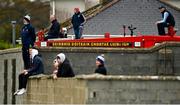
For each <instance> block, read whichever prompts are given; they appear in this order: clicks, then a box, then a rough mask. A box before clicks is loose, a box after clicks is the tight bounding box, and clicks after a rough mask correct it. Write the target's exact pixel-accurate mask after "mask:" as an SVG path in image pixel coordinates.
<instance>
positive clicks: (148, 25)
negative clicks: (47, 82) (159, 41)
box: [69, 0, 180, 35]
mask: <svg viewBox="0 0 180 105" xmlns="http://www.w3.org/2000/svg"><path fill="white" fill-rule="evenodd" d="M113 1H116V2H114V3H112V5H110V6H108V7H107V8H104V9H103V10H101V11H99V13H97V14H96V15H95V16H93V17H92V18H89V19H88V20H87V23H86V24H85V26H84V34H90V35H91V34H95V35H99V34H104V33H105V32H110V33H111V34H115V35H116V34H117V35H119V34H123V25H126V26H130V25H131V24H132V25H133V26H134V27H137V29H136V30H135V34H136V35H137V34H146V35H149V34H154V35H156V34H157V33H158V32H157V27H156V25H155V22H156V21H158V20H161V14H160V12H159V10H158V7H159V6H161V5H163V6H165V7H166V8H167V9H168V10H169V11H170V12H171V13H172V14H173V15H174V17H175V20H176V28H179V29H180V11H179V8H176V7H175V6H174V5H172V3H174V2H179V1H177V0H174V1H170V2H169V1H166V0H165V2H164V0H113ZM175 4H176V3H175ZM126 31H127V34H130V31H129V30H128V29H126ZM69 34H73V29H70V30H69ZM177 34H179V35H180V31H178V32H177Z"/></svg>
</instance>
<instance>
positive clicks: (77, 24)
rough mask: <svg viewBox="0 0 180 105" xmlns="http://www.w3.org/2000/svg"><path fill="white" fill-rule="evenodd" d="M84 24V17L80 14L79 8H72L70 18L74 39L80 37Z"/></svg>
mask: <svg viewBox="0 0 180 105" xmlns="http://www.w3.org/2000/svg"><path fill="white" fill-rule="evenodd" d="M85 22H86V18H85V16H84V15H83V14H82V13H81V12H80V10H79V8H74V15H73V16H72V20H71V23H72V25H73V29H74V34H75V39H80V38H81V37H82V32H83V26H84V24H85Z"/></svg>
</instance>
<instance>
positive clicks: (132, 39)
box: [36, 27, 180, 48]
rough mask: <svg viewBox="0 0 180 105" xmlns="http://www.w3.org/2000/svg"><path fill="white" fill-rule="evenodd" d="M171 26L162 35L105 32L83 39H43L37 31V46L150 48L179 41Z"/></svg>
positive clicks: (179, 38) (179, 37)
mask: <svg viewBox="0 0 180 105" xmlns="http://www.w3.org/2000/svg"><path fill="white" fill-rule="evenodd" d="M175 33H176V31H175V30H174V28H173V27H168V33H167V35H164V36H158V35H138V36H126V37H111V35H110V33H108V32H107V33H105V34H104V37H103V38H84V39H76V40H75V39H68V38H67V39H66V38H64V39H51V40H48V41H44V33H43V32H41V31H40V32H38V41H37V42H36V46H38V47H114V48H150V47H153V46H155V45H157V44H160V43H162V42H180V36H176V35H175Z"/></svg>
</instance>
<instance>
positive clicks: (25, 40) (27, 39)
mask: <svg viewBox="0 0 180 105" xmlns="http://www.w3.org/2000/svg"><path fill="white" fill-rule="evenodd" d="M30 20H31V18H30V16H29V15H26V16H24V19H23V23H24V26H23V27H22V29H21V41H22V56H23V61H24V69H29V68H30V57H29V56H30V54H29V48H30V47H33V46H34V42H35V40H36V34H35V30H34V27H33V26H32V25H31V24H30Z"/></svg>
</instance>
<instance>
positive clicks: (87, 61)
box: [39, 43, 180, 75]
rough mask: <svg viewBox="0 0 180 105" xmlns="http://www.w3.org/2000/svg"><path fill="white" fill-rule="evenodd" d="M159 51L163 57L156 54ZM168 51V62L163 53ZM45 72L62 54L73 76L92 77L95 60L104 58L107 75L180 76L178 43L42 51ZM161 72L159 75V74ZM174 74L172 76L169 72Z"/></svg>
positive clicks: (48, 70)
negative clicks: (72, 70)
mask: <svg viewBox="0 0 180 105" xmlns="http://www.w3.org/2000/svg"><path fill="white" fill-rule="evenodd" d="M160 50H163V51H164V52H165V55H163V54H161V53H159V51H160ZM169 50H170V51H171V53H172V54H170V58H171V60H169V59H167V57H168V54H166V53H167V52H166V51H169ZM39 51H40V53H41V54H42V56H43V59H44V65H45V68H46V71H45V73H46V74H51V73H52V69H53V67H52V62H53V60H54V58H55V57H56V55H57V54H58V53H61V52H62V53H65V55H66V57H67V58H68V59H69V60H70V62H71V64H72V67H73V69H74V71H75V74H76V75H79V74H92V73H94V70H95V69H96V66H95V58H96V57H97V56H98V55H100V54H104V55H105V59H106V61H105V66H106V68H107V72H108V74H109V75H172V74H173V75H180V72H179V69H180V66H179V64H178V63H179V62H180V59H179V58H180V57H179V55H180V47H179V44H178V43H174V45H172V46H170V47H168V44H167V45H166V44H164V45H160V46H158V47H154V48H152V49H134V50H133V49H121V48H115V49H106V48H98V49H96V48H42V49H40V50H39ZM161 71H162V73H161ZM171 72H173V73H171Z"/></svg>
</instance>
